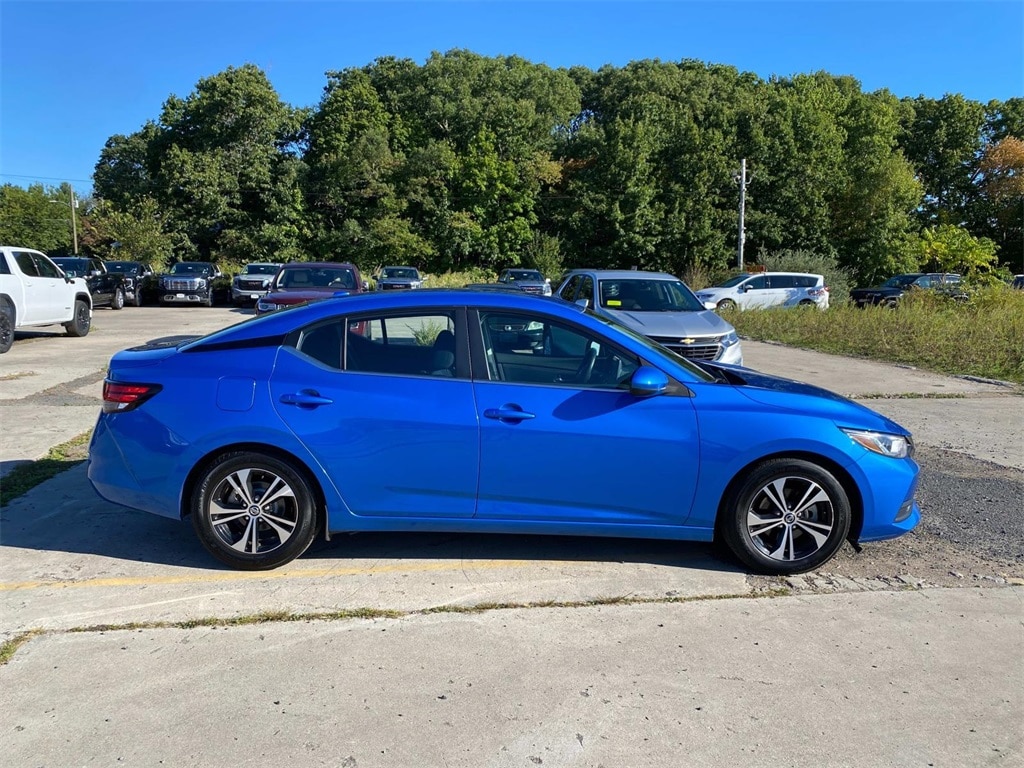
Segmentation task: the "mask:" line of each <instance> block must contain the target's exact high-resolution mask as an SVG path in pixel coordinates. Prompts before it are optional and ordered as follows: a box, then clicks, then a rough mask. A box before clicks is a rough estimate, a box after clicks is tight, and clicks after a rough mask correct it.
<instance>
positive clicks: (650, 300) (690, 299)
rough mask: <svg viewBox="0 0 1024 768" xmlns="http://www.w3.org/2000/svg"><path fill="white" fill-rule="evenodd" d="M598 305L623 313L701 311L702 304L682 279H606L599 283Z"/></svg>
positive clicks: (702, 308) (702, 309)
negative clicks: (599, 297) (599, 298)
mask: <svg viewBox="0 0 1024 768" xmlns="http://www.w3.org/2000/svg"><path fill="white" fill-rule="evenodd" d="M600 295H601V306H602V307H604V308H605V309H616V310H621V311H624V312H702V311H704V305H703V304H702V303H701V301H700V300H699V299H698V298H697V297H696V296H694V295H693V291H691V290H690V289H689V288H687V287H686V286H685V285H684V284H683V282H682V281H681V280H651V279H647V278H633V277H630V278H614V279H612V278H608V279H604V280H601V281H600Z"/></svg>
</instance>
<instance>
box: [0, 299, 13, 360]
mask: <svg viewBox="0 0 1024 768" xmlns="http://www.w3.org/2000/svg"><path fill="white" fill-rule="evenodd" d="M12 344H14V323H13V322H12V321H11V318H10V315H8V314H7V313H6V312H5V311H4V310H3V309H2V308H0V355H2V354H3V353H4V352H6V351H7V350H9V349H10V348H11V345H12Z"/></svg>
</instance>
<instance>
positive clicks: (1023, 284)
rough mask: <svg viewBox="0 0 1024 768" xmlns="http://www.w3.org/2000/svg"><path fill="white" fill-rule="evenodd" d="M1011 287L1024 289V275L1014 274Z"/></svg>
mask: <svg viewBox="0 0 1024 768" xmlns="http://www.w3.org/2000/svg"><path fill="white" fill-rule="evenodd" d="M1010 287H1011V288H1017V289H1019V290H1022V291H1024V275H1014V276H1013V282H1012V283H1010Z"/></svg>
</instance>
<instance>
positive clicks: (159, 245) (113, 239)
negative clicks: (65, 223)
mask: <svg viewBox="0 0 1024 768" xmlns="http://www.w3.org/2000/svg"><path fill="white" fill-rule="evenodd" d="M93 221H94V227H95V231H96V236H97V244H96V246H95V252H96V253H97V254H98V255H100V256H102V257H103V258H107V259H118V260H123V261H141V262H143V263H144V264H149V265H150V266H151V267H153V269H154V270H156V271H158V272H159V271H162V270H164V269H165V268H166V267H167V265H168V264H169V263H170V261H171V260H172V257H173V254H174V251H175V243H176V241H177V240H178V239H179V238H180V235H176V234H175V233H169V232H166V231H164V225H163V222H162V221H161V216H160V206H159V205H158V204H157V202H156V201H155V200H153V199H152V198H149V197H146V198H142V199H141V200H139V201H137V203H136V204H135V206H133V209H132V210H130V211H125V210H121V209H120V208H117V207H116V206H114V205H113V204H112V203H102V204H100V205H99V206H97V209H96V211H95V214H94V217H93Z"/></svg>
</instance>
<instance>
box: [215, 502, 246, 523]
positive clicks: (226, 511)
mask: <svg viewBox="0 0 1024 768" xmlns="http://www.w3.org/2000/svg"><path fill="white" fill-rule="evenodd" d="M248 514H249V513H248V511H246V510H244V509H235V508H233V507H225V506H224V505H223V504H221V503H220V502H219V501H217V500H216V499H212V500H211V501H210V522H211V523H213V524H214V525H223V524H224V523H230V522H231V521H232V520H237V519H238V518H240V517H246V516H247V515H248Z"/></svg>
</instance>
